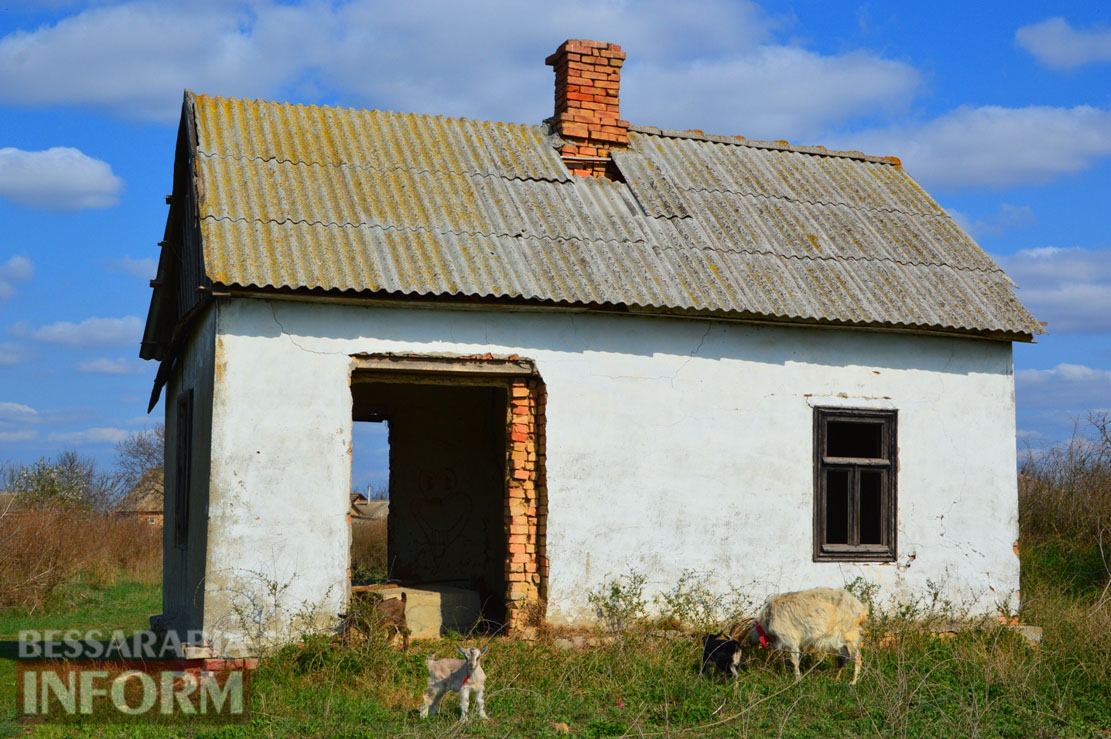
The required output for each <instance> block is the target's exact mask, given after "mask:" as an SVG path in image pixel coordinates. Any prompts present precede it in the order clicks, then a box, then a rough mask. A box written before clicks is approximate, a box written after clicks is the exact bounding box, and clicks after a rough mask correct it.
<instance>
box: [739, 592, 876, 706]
mask: <svg viewBox="0 0 1111 739" xmlns="http://www.w3.org/2000/svg"><path fill="white" fill-rule="evenodd" d="M867 618H868V609H866V608H865V607H864V604H863V603H861V602H860V600H859V599H857V597H856V596H855V595H853V594H852V593H849V592H847V591H845V590H834V589H833V588H813V589H811V590H800V591H798V592H794V593H781V594H779V595H773V596H772V597H771V598H769V599H768V602H767V603H765V604H764V607H763V609H761V611H760V614H759V615H758V616H757V617H756V620H755V621H753V622H751V623H750V624H746V626H747V629H748V634H747V641H748V642H749V644H763V643H765V642H769V644H768V646H772V647H774V648H776V649H786V650H789V652H790V655H791V664H793V665H794V667H795V678H796V679H798V678H800V677H802V673H800V672H799V658H800V656H801V650H803V649H811V650H816V651H823V652H835V653H836V654H837V655H838V663H839V666H838V674H840V671H841V670H840V668H841V667H844V662H845V661H846V660H848V659H851V660H852V661H853V680H852V682H851V683H849V684H850V685H856V679H857V676H858V675H859V674H860V663H861V656H860V646H861V643H862V642H863V641H864V622H865V621H866V620H867Z"/></svg>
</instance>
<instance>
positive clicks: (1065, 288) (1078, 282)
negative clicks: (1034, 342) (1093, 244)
mask: <svg viewBox="0 0 1111 739" xmlns="http://www.w3.org/2000/svg"><path fill="white" fill-rule="evenodd" d="M994 258H995V259H996V261H997V262H998V263H999V266H1001V267H1002V268H1003V269H1004V270H1005V271H1006V272H1007V274H1008V275H1010V277H1011V279H1012V280H1014V281H1015V282H1016V283H1017V284H1018V286H1019V293H1018V296H1019V299H1020V300H1022V302H1023V303H1024V304H1025V305H1026V306H1027V307H1028V308H1030V310H1031V312H1033V314H1034V315H1035V316H1036V317H1037V318H1038V319H1039V320H1043V321H1048V322H1049V326H1048V328H1049V331H1050V333H1055V334H1056V333H1090V332H1103V331H1111V249H1082V248H1079V247H1072V248H1059V247H1043V248H1040V249H1026V250H1024V251H1020V252H1018V253H1017V254H1010V255H1006V256H999V255H996V256H995V257H994Z"/></svg>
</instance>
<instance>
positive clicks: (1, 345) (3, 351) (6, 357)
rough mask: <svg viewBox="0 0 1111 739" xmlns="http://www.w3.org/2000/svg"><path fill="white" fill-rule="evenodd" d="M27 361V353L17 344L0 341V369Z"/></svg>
mask: <svg viewBox="0 0 1111 739" xmlns="http://www.w3.org/2000/svg"><path fill="white" fill-rule="evenodd" d="M25 359H27V352H26V351H25V350H24V349H23V347H22V346H20V345H19V344H16V343H13V342H11V341H0V367H11V366H13V365H16V364H19V363H20V362H22V361H23V360H25Z"/></svg>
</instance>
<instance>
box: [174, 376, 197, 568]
mask: <svg viewBox="0 0 1111 739" xmlns="http://www.w3.org/2000/svg"><path fill="white" fill-rule="evenodd" d="M176 413H177V419H176V420H177V423H176V427H175V432H176V434H177V436H176V440H175V441H176V444H175V447H174V546H176V547H184V546H185V545H186V543H187V542H188V541H189V486H190V482H191V481H190V477H191V474H190V468H191V467H192V463H193V459H192V457H193V390H192V389H191V388H190V389H189V390H185V391H182V392H181V393H179V394H178V396H177V409H176Z"/></svg>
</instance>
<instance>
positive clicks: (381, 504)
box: [348, 493, 390, 521]
mask: <svg viewBox="0 0 1111 739" xmlns="http://www.w3.org/2000/svg"><path fill="white" fill-rule="evenodd" d="M348 513H350V514H351V520H352V521H377V520H380V519H383V518H386V516H388V515H390V501H388V500H367V497H366V496H365V495H363V494H362V493H351V510H350V511H348Z"/></svg>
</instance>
